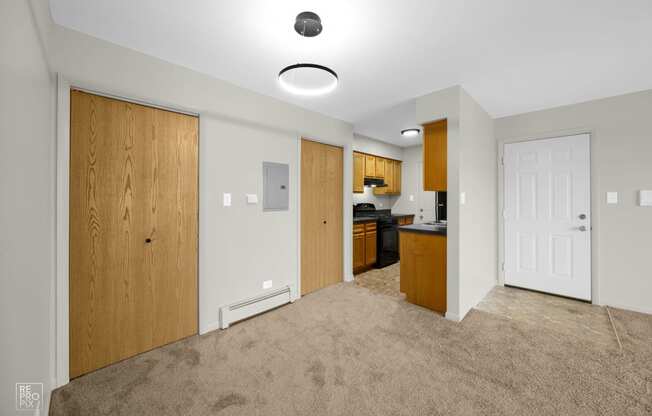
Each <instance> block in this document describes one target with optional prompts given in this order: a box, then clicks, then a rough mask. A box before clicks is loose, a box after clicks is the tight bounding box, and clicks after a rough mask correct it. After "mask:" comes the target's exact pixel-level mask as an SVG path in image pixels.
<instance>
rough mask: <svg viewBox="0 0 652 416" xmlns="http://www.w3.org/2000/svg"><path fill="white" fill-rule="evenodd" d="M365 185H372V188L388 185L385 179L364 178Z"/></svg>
mask: <svg viewBox="0 0 652 416" xmlns="http://www.w3.org/2000/svg"><path fill="white" fill-rule="evenodd" d="M364 186H371V187H372V188H384V187H386V186H387V185H386V184H385V181H384V180H383V179H376V178H364Z"/></svg>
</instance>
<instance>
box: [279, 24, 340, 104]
mask: <svg viewBox="0 0 652 416" xmlns="http://www.w3.org/2000/svg"><path fill="white" fill-rule="evenodd" d="M294 30H295V31H296V32H297V33H298V34H299V35H301V36H302V37H307V38H312V37H315V36H317V35H319V34H320V33H321V32H322V30H323V27H322V24H321V19H320V18H319V16H318V15H317V14H316V13H313V12H302V13H299V14H298V15H297V17H296V19H295V22H294ZM338 81H339V79H338V76H337V73H336V72H335V71H333V70H332V69H330V68H328V67H326V66H323V65H318V64H309V63H299V64H294V65H290V66H286V67H285V68H283V69H282V70H281V71H280V72H279V73H278V82H279V84H280V85H281V87H282V88H283V89H284V90H286V91H288V92H290V93H292V94H295V95H303V96H317V95H324V94H328V93H329V92H332V91H333V90H335V88H337V83H338Z"/></svg>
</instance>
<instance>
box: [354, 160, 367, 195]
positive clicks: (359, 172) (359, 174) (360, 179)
mask: <svg viewBox="0 0 652 416" xmlns="http://www.w3.org/2000/svg"><path fill="white" fill-rule="evenodd" d="M364 168H365V155H364V154H362V153H358V152H353V193H356V194H361V193H363V192H364V174H365V169H364Z"/></svg>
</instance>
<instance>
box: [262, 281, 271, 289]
mask: <svg viewBox="0 0 652 416" xmlns="http://www.w3.org/2000/svg"><path fill="white" fill-rule="evenodd" d="M271 288H272V281H271V280H265V281H264V282H263V289H271Z"/></svg>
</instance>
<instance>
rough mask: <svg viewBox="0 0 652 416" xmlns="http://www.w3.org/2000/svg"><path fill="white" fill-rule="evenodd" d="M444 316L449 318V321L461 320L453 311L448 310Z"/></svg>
mask: <svg viewBox="0 0 652 416" xmlns="http://www.w3.org/2000/svg"><path fill="white" fill-rule="evenodd" d="M444 317H445V318H446V319H448V320H449V321H453V322H460V321H461V319H460V316H459V315H458V314H456V313H452V312H446V315H444Z"/></svg>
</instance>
